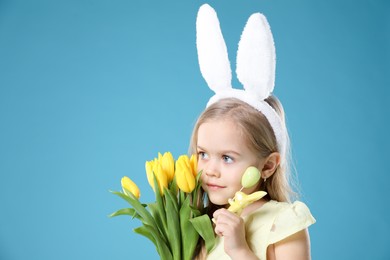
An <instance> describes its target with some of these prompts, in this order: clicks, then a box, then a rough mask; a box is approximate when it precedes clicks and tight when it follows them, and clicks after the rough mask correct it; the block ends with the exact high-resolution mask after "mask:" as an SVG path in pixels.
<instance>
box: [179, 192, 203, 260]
mask: <svg viewBox="0 0 390 260" xmlns="http://www.w3.org/2000/svg"><path fill="white" fill-rule="evenodd" d="M191 217H192V210H191V207H190V196H187V197H186V198H185V200H184V201H183V204H182V206H181V208H180V229H181V237H182V248H183V250H182V259H183V260H190V259H192V256H193V254H194V250H195V248H196V245H197V243H198V240H199V234H198V233H197V232H196V230H195V228H194V226H193V225H192V224H191V222H190V218H191Z"/></svg>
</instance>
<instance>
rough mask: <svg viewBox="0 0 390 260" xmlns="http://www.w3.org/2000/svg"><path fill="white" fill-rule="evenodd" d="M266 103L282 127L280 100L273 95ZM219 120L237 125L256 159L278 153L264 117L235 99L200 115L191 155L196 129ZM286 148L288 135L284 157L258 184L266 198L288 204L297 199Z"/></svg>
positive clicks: (269, 127) (210, 107) (220, 103)
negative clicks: (280, 121)
mask: <svg viewBox="0 0 390 260" xmlns="http://www.w3.org/2000/svg"><path fill="white" fill-rule="evenodd" d="M265 101H266V102H267V103H268V104H269V105H270V106H271V107H273V108H274V109H275V111H276V112H277V113H278V114H279V116H280V118H281V119H282V123H283V124H284V126H285V117H284V110H283V107H282V105H281V103H280V102H279V100H278V99H277V98H276V97H275V96H269V97H268V98H267V99H266V100H265ZM222 119H229V120H231V121H232V122H234V123H235V124H236V125H237V127H238V128H239V129H240V131H241V132H242V133H243V136H244V138H245V139H246V142H247V145H248V147H249V148H250V149H251V150H252V151H253V152H254V153H255V154H257V155H258V157H259V159H260V158H266V157H268V156H269V155H270V154H271V153H274V152H278V153H280V151H278V146H277V143H276V138H275V135H274V132H273V130H272V128H271V126H270V124H269V122H268V120H267V119H266V118H265V116H264V115H263V114H262V113H260V112H259V111H257V110H256V109H255V108H253V107H252V106H250V105H248V104H247V103H245V102H243V101H241V100H238V99H235V98H226V99H222V100H220V101H218V102H216V103H214V104H212V105H211V106H209V107H208V108H207V109H206V110H205V111H204V112H203V113H202V114H201V115H200V116H199V118H198V120H197V122H196V124H195V127H194V130H193V133H192V137H191V143H190V153H192V154H194V153H197V138H198V130H199V126H200V125H202V124H203V123H205V122H207V121H210V120H222ZM286 135H287V133H286ZM289 147H290V145H289V139H288V135H287V138H286V153H285V155H284V156H283V157H282V155H281V158H280V164H279V166H278V167H277V169H276V170H275V172H274V174H272V175H271V176H270V177H269V178H268V179H267V180H266V182H264V181H263V182H262V183H261V185H260V190H264V191H266V192H267V194H268V195H267V196H268V199H271V200H276V201H287V202H290V201H291V199H292V198H293V197H295V196H296V193H295V192H293V189H292V185H291V183H292V180H291V176H292V175H291V171H290V157H289V155H290V152H289V151H290V149H289ZM280 154H281V153H280ZM210 206H212V205H210Z"/></svg>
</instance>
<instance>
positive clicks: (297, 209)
mask: <svg viewBox="0 0 390 260" xmlns="http://www.w3.org/2000/svg"><path fill="white" fill-rule="evenodd" d="M245 222H246V224H247V226H248V227H249V228H250V229H252V230H262V231H263V232H262V233H263V235H264V232H266V233H268V235H267V240H268V244H273V243H276V242H278V241H280V240H282V239H284V238H286V237H288V236H290V235H292V234H295V233H296V232H298V231H301V230H303V229H305V228H307V227H308V226H310V225H312V224H314V223H315V222H316V220H315V219H314V217H313V216H312V214H311V212H310V210H309V208H308V207H307V206H306V204H305V203H303V202H301V201H295V202H293V203H288V202H277V201H274V200H271V201H268V202H267V203H265V204H264V205H263V206H262V207H260V208H258V209H257V210H255V211H253V212H252V214H250V215H249V216H248V217H246V219H245Z"/></svg>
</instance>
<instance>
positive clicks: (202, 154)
mask: <svg viewBox="0 0 390 260" xmlns="http://www.w3.org/2000/svg"><path fill="white" fill-rule="evenodd" d="M198 155H199V159H200V160H206V159H208V158H209V156H208V155H207V153H205V152H198Z"/></svg>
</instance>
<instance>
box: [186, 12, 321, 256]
mask: <svg viewBox="0 0 390 260" xmlns="http://www.w3.org/2000/svg"><path fill="white" fill-rule="evenodd" d="M264 42H265V44H264ZM221 43H222V46H218V44H219V45H221ZM258 45H260V47H259V48H258V47H256V46H258ZM210 46H211V47H210ZM197 47H198V55H199V63H200V67H201V71H202V75H203V77H204V78H205V80H206V82H207V83H208V85H209V87H210V88H211V89H212V90H214V91H215V92H216V94H215V95H214V96H213V97H212V98H211V99H210V101H209V104H208V106H207V108H206V110H205V111H204V112H203V113H202V114H201V115H200V117H199V119H198V121H197V123H196V125H195V127H194V131H193V135H192V138H191V152H192V153H197V154H198V169H199V170H202V188H203V189H204V191H205V193H206V194H207V198H208V202H207V203H208V206H207V208H208V213H209V215H210V217H212V218H214V222H215V226H214V231H215V234H216V235H217V244H216V246H215V247H214V249H212V250H211V252H209V254H207V253H206V250H205V248H204V246H203V247H201V250H199V251H198V253H197V254H196V255H195V256H194V257H195V258H196V259H206V258H207V259H218V260H219V259H245V260H250V259H262V260H263V259H268V260H270V259H283V260H289V259H296V260H298V259H299V260H302V259H303V260H304V259H310V239H309V234H308V231H307V227H308V226H310V225H311V224H313V223H314V222H315V219H314V218H313V217H312V215H311V214H310V211H309V209H308V208H307V206H306V205H305V204H304V203H302V202H299V201H296V202H294V203H291V202H290V199H291V197H292V195H293V194H294V193H293V191H292V189H291V187H290V184H289V178H288V174H289V167H288V160H287V159H288V156H287V154H288V151H289V149H288V148H289V147H288V146H289V142H288V135H287V131H286V126H285V120H284V111H283V108H282V105H281V103H280V102H279V100H278V99H277V98H276V97H275V96H273V95H272V94H271V92H272V90H273V85H274V74H275V71H274V65H275V57H274V56H275V55H274V53H275V52H274V45H273V38H272V34H271V31H270V30H269V26H268V23H267V21H266V19H265V17H264V16H262V15H260V14H255V15H252V16H251V17H250V18H249V20H248V23H247V25H246V27H245V28H244V31H243V34H242V37H241V40H240V44H239V50H238V54H237V74H238V78H239V80H240V81H241V83H243V85H244V90H238V89H233V88H231V86H230V80H231V78H229V77H231V76H230V64H226V62H228V59H227V53H226V46H224V41H223V38H222V34H221V32H220V28H219V23H218V19H217V17H216V14H215V12H214V10H213V9H212V8H211V7H210V6H208V5H203V6H202V7H201V8H200V10H199V13H198V20H197ZM210 48H212V50H210ZM256 48H257V49H256ZM253 49H255V50H253ZM209 56H213V58H212V59H211V58H210V57H209ZM258 60H260V62H259V61H258ZM253 67H260V68H261V71H259V70H257V68H255V69H254V68H253ZM227 68H228V69H227ZM264 70H265V72H264ZM249 166H255V167H257V168H258V169H259V170H260V172H261V179H260V181H259V182H258V183H257V184H256V185H255V186H253V187H251V188H246V189H243V190H242V191H243V192H244V193H246V194H250V193H253V192H255V191H258V190H263V191H265V192H267V196H266V197H263V198H262V199H260V200H258V201H256V202H253V203H252V204H250V205H249V206H247V207H246V208H244V210H243V211H242V212H241V214H240V215H237V214H235V213H231V212H230V211H228V210H227V206H229V204H228V200H229V199H231V198H233V197H234V195H235V193H236V192H237V191H239V190H240V189H241V188H242V186H241V177H242V175H243V173H244V172H245V170H246V168H247V167H249Z"/></svg>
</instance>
